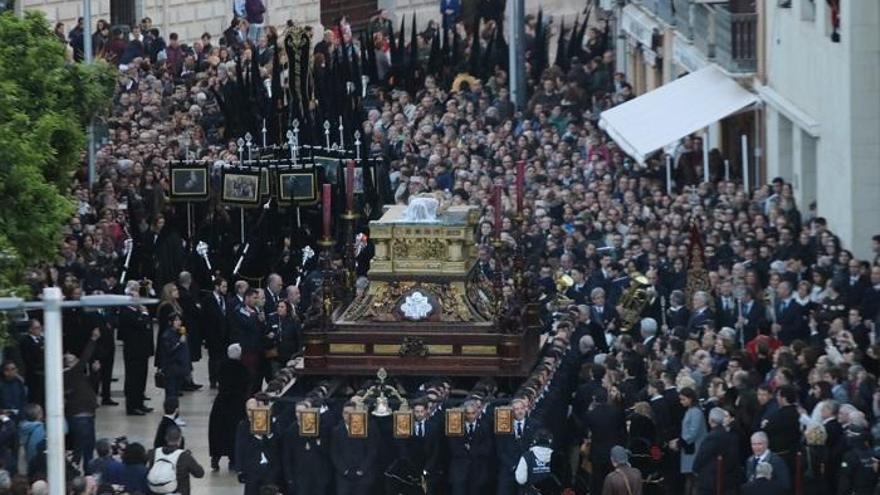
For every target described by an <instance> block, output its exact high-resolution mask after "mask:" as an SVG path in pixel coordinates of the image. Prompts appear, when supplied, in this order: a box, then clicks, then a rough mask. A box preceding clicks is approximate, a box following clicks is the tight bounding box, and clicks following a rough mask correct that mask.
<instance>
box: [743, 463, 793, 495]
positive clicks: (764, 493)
mask: <svg viewBox="0 0 880 495" xmlns="http://www.w3.org/2000/svg"><path fill="white" fill-rule="evenodd" d="M782 464H783V466H784V463H782ZM754 471H755V476H754V479H752V480H751V481H748V482H746V484H744V485H743V486H742V491H741V492H740V493H741V494H742V495H785V494H786V493H787V491H786V490H785V489H783V488H782V487H781V486H779V483H777V482H776V481H775V480H774V479H773V477H774V475H775V474H776V470H775V469H774V468H773V466H772V465H770V464H769V463H767V462H759V463H758V464H757V466H756V467H755V470H754Z"/></svg>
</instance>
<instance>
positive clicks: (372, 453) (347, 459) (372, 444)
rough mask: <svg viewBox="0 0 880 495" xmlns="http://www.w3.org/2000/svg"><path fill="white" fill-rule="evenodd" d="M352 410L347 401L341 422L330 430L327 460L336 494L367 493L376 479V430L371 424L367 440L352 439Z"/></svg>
mask: <svg viewBox="0 0 880 495" xmlns="http://www.w3.org/2000/svg"><path fill="white" fill-rule="evenodd" d="M355 408H356V404H355V403H354V402H347V403H346V404H345V405H344V406H343V408H342V422H341V423H339V424H338V425H336V428H335V429H334V430H333V440H332V442H331V445H330V449H331V450H330V452H331V453H330V457H331V459H332V460H333V468H334V470H335V471H336V493H337V495H348V494H351V495H361V494H364V493H369V491H370V489H371V487H372V486H373V482H374V481H375V479H376V460H377V458H378V454H379V448H378V445H377V443H376V440H377V436H376V435H377V432H376V431H375V430H376V428H375V425H367V426H368V427H367V438H352V437H351V436H350V428H351V414H352V413H354V412H355ZM368 421H369V418H368Z"/></svg>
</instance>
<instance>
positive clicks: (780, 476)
mask: <svg viewBox="0 0 880 495" xmlns="http://www.w3.org/2000/svg"><path fill="white" fill-rule="evenodd" d="M751 441H752V455H751V456H749V458H748V459H747V460H746V482H752V481H754V480H755V479H756V478H757V476H758V471H757V467H758V466H759V465H760V464H762V463H766V464H769V465H771V466H773V475H772V477H771V479H772V481H773V484H774V485H776V486H777V487H778V488H780V489H781V490H782V491H783V492H784V493H787V492H788V490H790V489H791V476H790V475H789V472H788V466H786V465H785V461H784V460H783V459H782V458H781V457H779V456H778V455H776V454H775V453H773V452H772V451H770V449H769V445H768V440H767V434H766V433H764V432H763V431H757V432H755V433H753V434H752V439H751Z"/></svg>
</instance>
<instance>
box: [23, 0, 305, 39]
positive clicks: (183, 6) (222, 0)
mask: <svg viewBox="0 0 880 495" xmlns="http://www.w3.org/2000/svg"><path fill="white" fill-rule="evenodd" d="M22 1H23V2H24V8H25V9H27V10H41V11H43V12H44V13H45V14H46V18H47V19H48V20H49V22H52V23H55V22H63V23H64V24H65V27H66V28H67V30H68V31H69V30H70V29H72V28H73V26H74V25H75V24H76V20H77V18H79V17H82V15H83V4H84V1H83V0H22ZM91 2H92V4H91V8H92V17H93V21H92V22H93V24H94V22H96V21H97V20H98V19H106V20H108V21H110V22H111V24H119V23H125V24H128V23H131V22H137V21H139V20H141V19H143V18H144V17H149V18H150V19H152V20H153V25H155V26H156V27H158V28H159V29H161V30H162V33H164V34H166V35H167V33H172V32H176V33H177V34H178V35H179V36H180V39H181V41H183V42H192V41H194V40H196V39H198V38H199V37H200V36H201V35H202V33H204V32H208V33H211V35H212V36H215V37H216V36H219V35H220V34H221V33H222V32H223V31H224V30H225V29H226V28H227V27H229V23H230V21H231V20H232V1H231V0H91ZM263 3H264V4H265V5H266V22H269V23H272V24H284V23H285V22H286V21H287V20H288V19H293V20H294V21H295V22H298V23H305V24H312V25H315V26H317V25H318V24H319V18H320V2H319V1H315V0H263Z"/></svg>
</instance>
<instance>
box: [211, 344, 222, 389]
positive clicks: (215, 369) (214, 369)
mask: <svg viewBox="0 0 880 495" xmlns="http://www.w3.org/2000/svg"><path fill="white" fill-rule="evenodd" d="M225 357H226V349H222V348H220V347H219V346H208V382H209V383H211V384H216V383H217V381H218V380H219V379H220V363H222V362H223V359H224V358H225Z"/></svg>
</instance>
